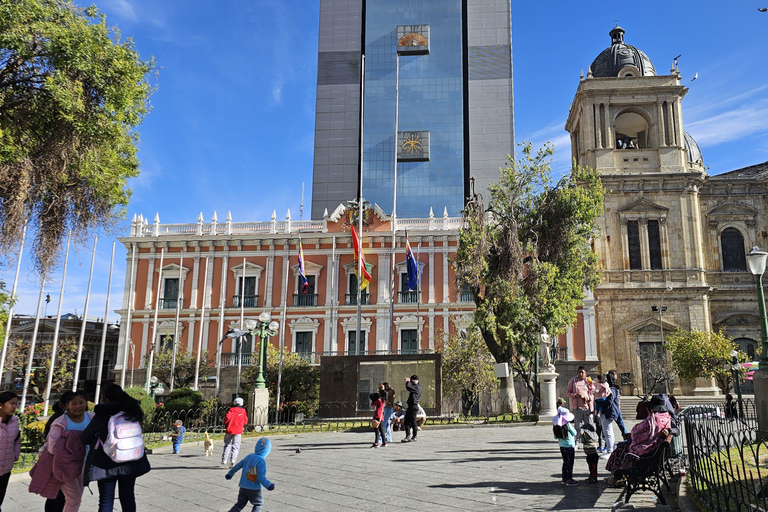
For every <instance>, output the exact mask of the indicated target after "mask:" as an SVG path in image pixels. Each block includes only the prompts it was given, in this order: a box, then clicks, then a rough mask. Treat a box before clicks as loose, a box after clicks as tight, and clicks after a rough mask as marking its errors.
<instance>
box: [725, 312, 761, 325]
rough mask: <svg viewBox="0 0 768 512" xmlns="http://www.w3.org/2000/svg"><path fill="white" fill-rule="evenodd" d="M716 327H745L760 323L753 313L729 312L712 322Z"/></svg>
mask: <svg viewBox="0 0 768 512" xmlns="http://www.w3.org/2000/svg"><path fill="white" fill-rule="evenodd" d="M714 324H715V325H717V326H718V327H720V326H722V327H745V326H748V325H760V318H759V317H758V316H757V315H755V314H753V313H730V314H728V315H725V316H723V317H721V318H719V319H717V320H715V322H714Z"/></svg>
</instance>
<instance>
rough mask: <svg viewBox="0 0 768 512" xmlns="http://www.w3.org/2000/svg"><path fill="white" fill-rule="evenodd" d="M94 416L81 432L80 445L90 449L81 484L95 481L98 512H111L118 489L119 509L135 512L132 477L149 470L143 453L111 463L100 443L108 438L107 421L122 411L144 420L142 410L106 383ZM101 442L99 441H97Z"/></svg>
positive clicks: (128, 416) (128, 397) (133, 417)
mask: <svg viewBox="0 0 768 512" xmlns="http://www.w3.org/2000/svg"><path fill="white" fill-rule="evenodd" d="M94 412H95V413H96V415H95V416H94V417H93V419H92V420H91V423H90V424H89V425H88V427H87V428H86V429H85V431H84V432H83V442H84V443H85V444H87V445H90V446H91V450H90V453H89V454H88V460H86V463H85V477H84V483H85V485H88V483H89V482H91V481H94V480H95V481H96V482H98V486H99V512H112V509H113V507H114V501H115V487H116V486H117V487H118V488H119V489H120V506H121V507H122V509H123V512H136V498H135V496H134V486H135V484H136V478H137V477H139V476H141V475H144V474H146V473H148V472H149V470H150V469H151V468H150V466H149V461H148V460H147V455H146V453H145V454H144V455H143V456H142V457H141V458H140V459H139V460H134V461H130V462H115V461H113V460H112V459H111V458H110V457H109V456H108V455H107V454H106V453H104V449H103V447H102V446H103V444H104V442H106V440H107V436H108V435H109V431H108V427H109V419H110V418H111V417H112V416H114V415H116V414H118V413H120V412H122V413H123V415H124V416H125V418H126V419H128V420H130V421H138V422H139V423H141V421H142V420H143V419H144V411H142V410H141V406H140V405H139V402H138V401H137V400H136V399H134V398H132V397H131V396H129V395H128V394H127V393H126V392H125V391H123V388H121V387H120V386H118V385H117V384H110V385H109V386H107V387H106V388H105V389H104V395H103V399H102V403H100V404H99V405H97V406H96V407H95V408H94ZM98 441H101V442H98Z"/></svg>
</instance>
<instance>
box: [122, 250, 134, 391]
mask: <svg viewBox="0 0 768 512" xmlns="http://www.w3.org/2000/svg"><path fill="white" fill-rule="evenodd" d="M135 265H136V244H131V273H130V275H129V276H128V279H130V281H131V284H130V285H128V315H127V318H126V321H125V338H124V339H125V350H123V372H122V374H121V375H120V387H121V388H123V389H125V372H126V370H127V368H128V351H129V350H131V351H132V350H133V349H131V346H132V345H133V341H131V317H132V316H133V293H134V286H135V284H136V282H135V281H136V280H135V279H134V275H133V272H134V266H135ZM121 327H122V326H121ZM134 362H135V361H131V386H133V365H134Z"/></svg>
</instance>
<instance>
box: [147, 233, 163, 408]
mask: <svg viewBox="0 0 768 512" xmlns="http://www.w3.org/2000/svg"><path fill="white" fill-rule="evenodd" d="M164 256H165V247H161V248H160V272H159V275H158V276H157V293H156V294H155V318H154V320H152V337H151V338H150V340H151V341H152V342H151V343H150V344H149V364H147V375H146V379H145V380H146V382H145V383H144V390H145V391H146V392H147V394H149V380H150V379H151V378H152V364H153V363H154V362H155V338H156V337H157V313H158V310H159V309H160V286H161V285H162V283H163V257H164ZM150 340H147V341H150Z"/></svg>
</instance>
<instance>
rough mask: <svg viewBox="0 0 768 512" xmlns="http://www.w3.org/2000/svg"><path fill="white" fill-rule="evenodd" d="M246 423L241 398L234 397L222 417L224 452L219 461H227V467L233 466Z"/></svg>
mask: <svg viewBox="0 0 768 512" xmlns="http://www.w3.org/2000/svg"><path fill="white" fill-rule="evenodd" d="M247 424H248V414H247V413H246V412H245V409H244V408H243V399H242V398H240V397H237V398H235V401H234V405H233V406H232V407H231V408H230V409H229V411H227V415H226V416H225V417H224V427H225V429H226V430H225V432H226V433H225V434H224V453H222V454H221V463H222V464H226V463H227V462H229V467H234V466H235V461H237V454H238V453H240V440H241V438H242V434H243V429H244V428H245V426H246V425H247Z"/></svg>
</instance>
